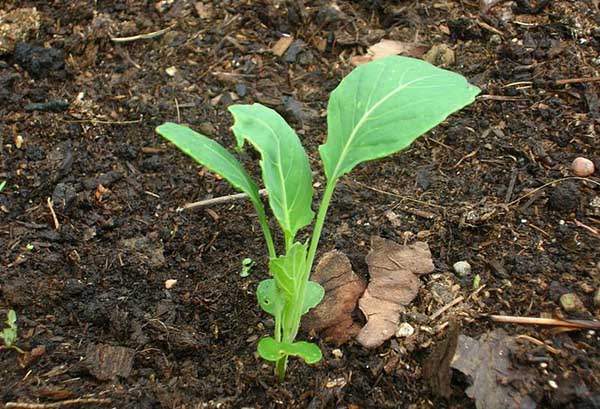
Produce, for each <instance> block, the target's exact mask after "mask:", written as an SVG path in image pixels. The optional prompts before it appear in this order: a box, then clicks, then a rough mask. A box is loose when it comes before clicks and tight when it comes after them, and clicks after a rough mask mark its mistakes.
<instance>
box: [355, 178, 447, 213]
mask: <svg viewBox="0 0 600 409" xmlns="http://www.w3.org/2000/svg"><path fill="white" fill-rule="evenodd" d="M350 183H354V184H356V185H358V186H361V187H364V188H365V189H369V190H372V191H373V192H377V193H381V194H384V195H387V196H392V197H397V198H399V199H403V200H409V201H411V202H415V203H419V204H422V205H426V206H431V207H439V208H441V209H443V208H444V206H440V205H437V204H433V203H427V202H423V201H422V200H418V199H413V198H412V197H408V196H402V195H399V194H397V193H392V192H388V191H387V190H381V189H377V188H376V187H372V186H369V185H367V184H364V183H362V182H359V181H357V180H351V181H350Z"/></svg>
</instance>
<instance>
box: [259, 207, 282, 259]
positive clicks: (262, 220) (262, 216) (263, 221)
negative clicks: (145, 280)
mask: <svg viewBox="0 0 600 409" xmlns="http://www.w3.org/2000/svg"><path fill="white" fill-rule="evenodd" d="M254 208H255V209H256V214H257V215H258V223H259V224H260V228H261V229H262V231H263V234H264V235H265V241H266V243H267V249H268V250H269V258H275V257H277V253H276V251H275V244H273V236H271V229H270V228H269V223H268V222H267V214H266V213H265V208H264V207H263V205H262V203H254Z"/></svg>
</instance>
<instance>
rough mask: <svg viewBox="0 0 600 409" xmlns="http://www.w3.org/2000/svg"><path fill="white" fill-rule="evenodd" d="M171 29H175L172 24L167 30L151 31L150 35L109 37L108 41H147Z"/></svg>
mask: <svg viewBox="0 0 600 409" xmlns="http://www.w3.org/2000/svg"><path fill="white" fill-rule="evenodd" d="M173 27H175V25H174V24H173V25H172V26H169V27H167V28H163V29H162V30H158V31H153V32H152V33H146V34H138V35H135V36H131V37H111V38H110V39H111V40H112V41H114V42H115V43H128V42H131V41H137V40H149V39H151V38H154V37H158V36H161V35H163V34H164V33H166V32H167V31H170V30H171V29H172V28H173Z"/></svg>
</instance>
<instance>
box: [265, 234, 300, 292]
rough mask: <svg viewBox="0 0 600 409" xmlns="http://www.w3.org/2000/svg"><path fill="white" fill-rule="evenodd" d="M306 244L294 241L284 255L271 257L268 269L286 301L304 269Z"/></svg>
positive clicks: (295, 289)
mask: <svg viewBox="0 0 600 409" xmlns="http://www.w3.org/2000/svg"><path fill="white" fill-rule="evenodd" d="M306 252H307V247H306V244H301V243H297V242H296V243H294V244H293V245H292V246H291V247H290V248H289V249H288V252H287V254H286V255H284V256H280V257H277V258H273V259H271V261H270V262H269V270H270V271H271V273H272V274H273V278H274V279H275V281H276V282H277V288H279V290H280V291H281V294H282V295H283V297H284V298H285V299H286V300H287V301H291V300H293V298H294V294H296V291H297V288H298V286H299V285H300V280H301V279H302V274H303V273H304V271H305V270H306Z"/></svg>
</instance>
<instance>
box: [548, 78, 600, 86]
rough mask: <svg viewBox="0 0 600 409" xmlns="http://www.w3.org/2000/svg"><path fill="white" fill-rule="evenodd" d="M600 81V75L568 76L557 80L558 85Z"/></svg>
mask: <svg viewBox="0 0 600 409" xmlns="http://www.w3.org/2000/svg"><path fill="white" fill-rule="evenodd" d="M596 81H600V77H580V78H567V79H564V80H556V81H554V83H555V84H556V85H567V84H579V83H582V82H596Z"/></svg>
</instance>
